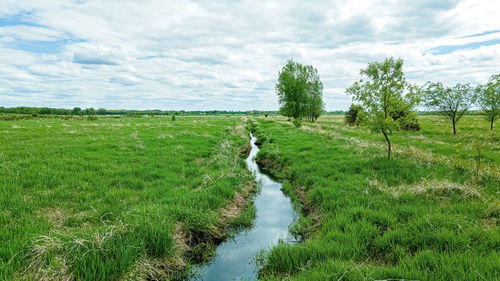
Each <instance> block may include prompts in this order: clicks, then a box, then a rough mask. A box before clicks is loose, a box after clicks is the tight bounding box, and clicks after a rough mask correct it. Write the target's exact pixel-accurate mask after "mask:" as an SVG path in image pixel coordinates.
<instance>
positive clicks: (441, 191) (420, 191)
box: [369, 179, 481, 198]
mask: <svg viewBox="0 0 500 281" xmlns="http://www.w3.org/2000/svg"><path fill="white" fill-rule="evenodd" d="M369 185H370V186H371V187H374V188H376V189H378V190H380V191H382V192H386V193H389V194H391V195H392V196H394V197H395V198H398V197H399V196H400V195H401V193H403V192H409V193H412V194H415V195H440V196H447V195H450V194H451V193H458V194H460V196H461V197H466V198H473V197H475V198H480V197H481V193H480V192H479V191H478V190H477V189H476V187H475V186H473V185H472V184H470V183H466V184H459V183H455V182H450V181H448V180H436V179H431V180H429V179H422V181H420V182H417V183H413V184H401V185H397V186H388V185H387V184H385V183H380V182H378V181H377V180H373V181H370V182H369Z"/></svg>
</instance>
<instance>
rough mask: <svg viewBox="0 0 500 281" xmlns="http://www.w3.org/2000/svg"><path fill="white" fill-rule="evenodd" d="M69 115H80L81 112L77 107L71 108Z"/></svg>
mask: <svg viewBox="0 0 500 281" xmlns="http://www.w3.org/2000/svg"><path fill="white" fill-rule="evenodd" d="M71 114H72V115H82V114H83V110H82V109H81V108H79V107H75V108H73V110H71Z"/></svg>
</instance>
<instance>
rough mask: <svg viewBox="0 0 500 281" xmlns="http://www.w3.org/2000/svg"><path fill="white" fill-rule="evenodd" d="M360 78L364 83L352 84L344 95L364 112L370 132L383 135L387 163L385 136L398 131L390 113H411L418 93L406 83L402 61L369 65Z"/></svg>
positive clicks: (396, 123) (390, 59)
mask: <svg viewBox="0 0 500 281" xmlns="http://www.w3.org/2000/svg"><path fill="white" fill-rule="evenodd" d="M360 75H361V76H365V77H366V78H367V79H366V80H363V79H361V80H359V82H356V83H354V85H352V87H350V88H348V89H347V93H348V94H350V95H352V96H353V100H355V101H358V102H360V103H361V104H362V105H363V108H365V109H366V113H367V114H368V116H367V117H368V118H367V119H368V121H369V125H370V127H371V128H372V130H374V131H378V132H381V133H382V134H383V135H384V137H385V140H386V142H387V159H391V141H390V140H389V135H390V134H391V132H392V131H394V130H397V129H399V127H400V125H399V122H396V121H395V120H394V119H393V117H392V116H391V112H395V111H401V110H406V111H410V110H413V108H414V107H415V106H416V105H417V104H418V102H419V101H420V98H419V90H418V88H417V87H415V86H413V85H411V84H410V83H408V82H406V79H405V77H404V74H403V60H402V59H397V60H395V59H394V58H389V59H386V60H385V61H383V62H373V63H369V64H368V66H367V67H366V68H365V69H361V71H360Z"/></svg>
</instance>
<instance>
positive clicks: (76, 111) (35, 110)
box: [0, 106, 279, 116]
mask: <svg viewBox="0 0 500 281" xmlns="http://www.w3.org/2000/svg"><path fill="white" fill-rule="evenodd" d="M0 113H4V114H29V115H33V116H36V115H75V116H81V115H128V116H134V115H137V116H141V115H173V114H175V115H204V114H208V115H236V114H237V115H265V114H267V115H277V114H279V112H278V111H259V110H250V111H230V110H208V111H185V110H178V111H175V110H125V109H105V108H98V109H94V108H92V107H90V108H85V109H82V108H80V107H75V108H73V109H64V108H50V107H26V106H19V107H0Z"/></svg>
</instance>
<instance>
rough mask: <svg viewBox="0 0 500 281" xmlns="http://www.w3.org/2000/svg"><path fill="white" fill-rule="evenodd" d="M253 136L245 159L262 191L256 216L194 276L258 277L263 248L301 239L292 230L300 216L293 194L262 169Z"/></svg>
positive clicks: (206, 280)
mask: <svg viewBox="0 0 500 281" xmlns="http://www.w3.org/2000/svg"><path fill="white" fill-rule="evenodd" d="M250 136H251V138H252V139H251V142H250V144H251V145H252V150H251V151H250V154H249V155H248V157H247V159H246V160H245V161H246V163H247V167H248V169H249V170H250V171H251V172H252V174H253V176H254V178H255V181H256V182H257V184H259V185H260V192H259V193H257V195H255V197H254V204H255V208H256V211H257V213H256V218H255V220H254V225H253V227H252V228H251V229H248V230H244V231H242V232H240V233H238V234H237V235H236V236H235V237H233V238H230V239H228V240H226V241H224V242H223V243H222V244H220V245H219V246H218V247H217V250H216V255H215V258H214V259H213V260H212V261H211V262H209V263H208V264H205V265H201V266H199V267H198V268H196V269H195V277H194V278H192V279H191V280H203V281H224V280H257V277H258V267H257V264H256V261H255V257H256V256H257V254H259V253H260V251H261V250H263V249H269V248H270V247H272V246H274V245H276V244H277V243H278V241H279V240H283V241H287V242H290V243H294V242H297V240H296V239H295V238H294V237H293V236H292V235H291V234H290V233H289V232H288V227H289V226H290V225H291V224H292V223H293V221H294V219H295V218H296V215H297V214H296V212H295V211H294V209H293V207H292V202H291V200H290V198H288V197H286V196H285V194H283V192H282V191H281V183H279V182H276V181H274V180H272V179H271V178H269V177H268V176H267V175H265V174H263V173H261V172H260V169H259V167H258V165H257V163H256V162H255V156H256V155H257V153H258V152H259V148H258V147H257V145H255V141H256V140H257V138H255V137H254V136H253V135H250Z"/></svg>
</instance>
